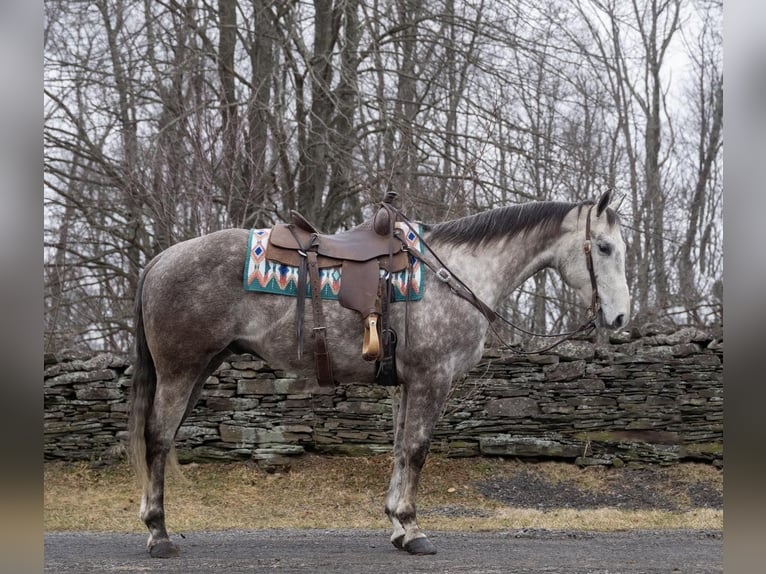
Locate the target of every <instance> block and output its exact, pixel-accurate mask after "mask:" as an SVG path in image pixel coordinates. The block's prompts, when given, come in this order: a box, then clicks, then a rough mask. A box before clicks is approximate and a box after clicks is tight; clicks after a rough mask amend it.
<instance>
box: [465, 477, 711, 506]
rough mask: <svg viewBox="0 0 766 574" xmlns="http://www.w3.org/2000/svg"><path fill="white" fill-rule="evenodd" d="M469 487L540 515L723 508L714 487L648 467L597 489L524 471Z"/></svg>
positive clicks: (606, 481) (615, 478) (607, 481)
mask: <svg viewBox="0 0 766 574" xmlns="http://www.w3.org/2000/svg"><path fill="white" fill-rule="evenodd" d="M474 486H475V487H476V488H477V489H478V490H479V491H480V492H481V493H482V494H483V495H484V496H487V497H489V498H493V499H495V500H499V501H501V502H503V503H505V504H508V505H510V506H515V507H519V508H537V509H540V510H551V509H555V508H573V509H577V510H585V509H590V508H602V507H605V506H608V507H612V508H621V509H625V510H648V509H658V510H668V511H684V510H690V509H692V508H713V509H721V510H722V509H723V491H722V489H721V488H720V487H719V486H718V485H716V484H712V483H710V482H706V481H704V480H700V481H696V482H691V483H688V482H687V483H684V482H682V481H680V480H677V479H675V480H674V479H672V478H670V477H668V476H667V475H666V474H664V473H662V472H661V471H660V470H657V469H652V468H642V469H630V468H625V469H619V470H618V469H614V470H612V471H610V473H609V475H608V479H607V480H605V481H604V486H603V488H602V489H599V490H590V489H584V488H578V487H577V486H575V485H573V484H571V483H566V482H555V481H549V480H547V479H546V478H545V477H543V476H540V474H534V473H530V472H527V471H525V470H521V471H520V472H518V473H517V474H516V475H515V476H513V477H512V478H494V479H490V480H487V481H485V482H480V483H475V484H474Z"/></svg>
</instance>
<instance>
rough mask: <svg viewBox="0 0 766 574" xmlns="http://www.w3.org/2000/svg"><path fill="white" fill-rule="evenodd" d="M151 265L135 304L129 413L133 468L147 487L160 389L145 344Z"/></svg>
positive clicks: (139, 287) (141, 281)
mask: <svg viewBox="0 0 766 574" xmlns="http://www.w3.org/2000/svg"><path fill="white" fill-rule="evenodd" d="M150 267H151V263H150V264H149V265H148V266H147V267H146V269H145V270H144V272H143V273H142V274H141V277H140V278H139V280H138V289H137V290H136V303H135V308H134V320H135V351H136V358H135V362H134V363H133V378H132V382H131V385H130V400H129V404H130V409H129V411H130V414H129V415H128V436H129V438H130V440H129V448H130V458H131V461H132V462H133V467H134V469H135V471H136V474H137V475H138V478H139V479H140V480H141V482H142V484H144V485H145V484H146V481H147V480H148V478H149V473H148V468H147V466H146V422H147V418H148V416H149V413H150V411H151V409H152V404H153V403H154V394H155V391H156V390H157V371H156V369H155V367H154V359H153V358H152V353H151V351H150V350H149V346H148V345H147V343H146V333H145V331H144V316H143V294H142V292H143V289H144V280H145V279H146V274H147V272H148V271H149V269H150Z"/></svg>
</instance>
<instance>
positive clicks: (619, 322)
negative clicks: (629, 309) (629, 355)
mask: <svg viewBox="0 0 766 574" xmlns="http://www.w3.org/2000/svg"><path fill="white" fill-rule="evenodd" d="M596 323H597V324H598V326H599V327H604V328H606V329H612V330H614V331H616V330H617V329H623V328H624V327H627V326H628V323H630V317H629V316H628V315H626V314H625V313H620V314H619V315H617V316H616V317H615V318H614V320H613V321H612V322H607V320H606V318H605V317H604V310H603V309H599V310H598V316H597V321H596Z"/></svg>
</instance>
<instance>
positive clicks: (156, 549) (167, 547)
mask: <svg viewBox="0 0 766 574" xmlns="http://www.w3.org/2000/svg"><path fill="white" fill-rule="evenodd" d="M149 554H150V555H151V557H152V558H175V557H176V556H178V546H176V545H175V544H173V543H172V542H171V541H170V540H161V541H160V542H157V544H155V545H153V546H152V547H151V548H149Z"/></svg>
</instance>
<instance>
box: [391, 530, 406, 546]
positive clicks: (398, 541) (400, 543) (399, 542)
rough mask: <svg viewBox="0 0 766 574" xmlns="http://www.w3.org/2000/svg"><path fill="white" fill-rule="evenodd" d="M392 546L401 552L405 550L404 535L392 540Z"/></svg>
mask: <svg viewBox="0 0 766 574" xmlns="http://www.w3.org/2000/svg"><path fill="white" fill-rule="evenodd" d="M391 544H393V545H394V546H396V547H397V548H398V549H399V550H404V534H402V535H401V536H397V537H396V538H392V539H391Z"/></svg>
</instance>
